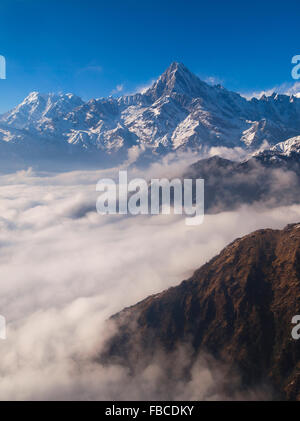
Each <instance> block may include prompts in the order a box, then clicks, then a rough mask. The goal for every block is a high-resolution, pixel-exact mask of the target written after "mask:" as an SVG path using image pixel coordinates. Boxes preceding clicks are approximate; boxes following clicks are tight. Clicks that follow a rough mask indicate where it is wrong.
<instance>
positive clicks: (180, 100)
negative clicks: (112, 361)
mask: <svg viewBox="0 0 300 421" xmlns="http://www.w3.org/2000/svg"><path fill="white" fill-rule="evenodd" d="M299 135H300V98H297V97H295V96H287V95H278V94H275V93H274V94H272V95H271V96H269V97H266V96H263V97H262V98H260V99H256V98H252V99H251V100H247V99H246V98H244V97H242V96H241V95H239V94H237V93H234V92H231V91H228V90H227V89H225V88H223V87H222V86H220V85H216V86H211V85H208V84H206V83H205V82H203V81H201V80H200V79H199V78H198V77H197V76H196V75H194V74H193V73H191V72H190V71H189V70H188V69H187V68H186V67H185V66H184V65H183V64H181V63H176V62H174V63H172V64H171V65H170V66H169V68H168V69H167V70H166V71H165V72H164V73H163V74H162V75H161V76H160V77H159V78H158V80H157V81H156V82H154V84H153V85H152V86H151V87H150V88H149V89H148V90H146V91H145V92H144V93H138V94H134V95H128V96H122V97H119V98H113V97H108V98H100V99H91V100H90V101H88V102H84V101H83V100H82V99H80V98H79V97H77V96H76V95H74V94H46V95H43V94H40V93H38V92H32V93H31V94H30V95H29V96H28V97H27V98H25V99H24V101H23V102H22V103H21V104H19V105H18V106H17V107H15V108H14V109H13V110H11V111H9V112H7V113H5V114H3V115H2V116H0V147H1V145H3V143H4V142H5V143H7V144H11V145H14V150H15V151H16V150H18V146H22V147H23V149H24V146H26V147H28V148H29V149H30V148H34V146H35V145H36V146H37V147H38V148H39V149H40V151H42V150H43V148H45V151H47V148H48V146H49V145H51V148H52V149H53V150H55V147H57V150H61V149H64V150H66V151H72V150H73V149H76V151H82V152H83V151H86V152H96V151H101V152H104V153H108V154H114V153H121V154H124V156H126V154H127V153H128V150H129V149H130V148H132V147H135V148H138V149H139V150H141V151H144V150H147V151H148V152H149V151H150V153H154V154H155V155H160V154H165V153H168V152H171V151H176V150H186V149H193V150H204V149H209V148H210V147H213V146H226V147H229V148H231V147H237V146H239V147H242V148H245V149H250V150H253V151H255V150H257V149H259V148H261V146H262V145H264V144H269V145H270V146H271V147H273V146H274V145H277V144H278V143H282V142H285V141H286V140H287V139H291V138H292V139H293V138H295V137H296V136H299ZM276 148H279V149H280V146H276ZM279 149H278V150H279ZM45 153H47V152H45Z"/></svg>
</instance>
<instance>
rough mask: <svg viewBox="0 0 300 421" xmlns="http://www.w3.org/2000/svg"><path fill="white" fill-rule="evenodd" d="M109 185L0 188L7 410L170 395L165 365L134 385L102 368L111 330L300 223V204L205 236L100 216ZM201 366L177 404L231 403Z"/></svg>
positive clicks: (92, 179)
mask: <svg viewBox="0 0 300 421" xmlns="http://www.w3.org/2000/svg"><path fill="white" fill-rule="evenodd" d="M108 174H109V172H102V173H101V172H96V171H94V172H92V171H91V172H88V171H87V172H73V173H66V174H56V175H51V176H49V175H47V174H38V175H37V174H34V173H33V172H32V171H30V170H29V171H23V172H19V173H16V174H9V175H3V176H1V177H0V186H1V187H0V195H1V200H0V215H1V216H0V267H1V282H0V292H1V293H0V313H1V314H3V315H4V316H5V317H6V319H7V340H5V341H1V342H0V360H1V365H0V397H1V399H4V400H5V399H150V398H151V397H154V396H155V393H156V392H155V391H157V384H163V382H162V376H163V373H161V372H160V365H159V364H157V362H153V365H152V366H150V367H149V368H148V369H147V370H146V372H143V373H141V374H140V376H139V378H134V379H132V378H131V377H130V376H129V375H128V373H127V372H126V370H125V369H123V368H120V367H118V366H109V367H105V368H104V367H102V366H101V365H99V364H98V363H97V362H96V361H95V358H96V357H97V355H98V354H99V351H100V350H101V347H102V345H103V343H104V341H105V339H106V338H107V337H108V336H109V335H111V334H112V333H113V332H112V329H113V327H111V326H110V325H109V327H108V324H107V323H105V320H106V319H107V318H108V317H109V316H110V315H111V314H113V313H115V312H117V311H119V310H121V309H122V308H123V307H125V306H128V305H132V304H134V303H136V302H137V301H139V300H141V299H143V298H144V297H145V296H147V295H149V294H153V293H156V292H159V291H161V290H163V289H165V288H167V287H169V286H171V285H176V284H177V283H179V282H180V281H181V280H182V279H185V278H187V277H188V276H189V275H191V274H192V272H193V271H194V270H195V269H196V268H198V267H199V266H201V265H202V264H203V263H205V262H206V261H207V260H209V259H210V258H211V257H212V256H214V255H215V254H216V253H218V252H219V251H220V250H221V249H222V248H223V247H224V246H225V245H226V244H228V243H229V242H231V241H232V240H233V239H235V238H236V237H240V236H242V235H244V234H247V233H249V232H250V231H253V230H255V229H259V228H266V227H271V228H282V227H284V226H285V225H286V224H287V223H292V222H298V221H300V206H296V205H294V206H289V207H280V208H275V209H272V210H270V209H268V210H266V209H264V208H262V207H247V206H244V207H241V208H240V209H239V210H238V211H235V212H226V213H220V214H217V215H208V216H206V217H205V222H204V224H203V225H200V226H197V227H187V226H186V225H185V223H184V219H183V218H181V217H176V216H153V217H146V216H143V217H140V216H139V217H131V218H125V217H120V216H100V215H98V214H97V213H96V212H95V203H96V198H97V193H96V191H95V185H96V181H97V180H98V179H99V178H100V177H102V176H107V175H108ZM174 358H175V357H174ZM180 361H182V360H180ZM197 364H199V366H198V367H197V370H195V373H197V375H195V378H193V379H191V381H190V382H189V385H188V387H187V385H182V384H181V383H180V382H179V383H178V384H177V386H176V388H174V391H173V392H174V393H173V394H172V396H171V398H175V399H176V398H177V399H180V398H183V399H189V398H190V399H201V398H209V399H213V398H218V397H220V395H219V393H221V392H220V391H219V390H218V389H217V388H216V385H218V384H219V380H218V379H219V374H218V373H222V368H220V370H219V369H218V367H216V369H215V370H211V369H209V368H208V365H207V364H206V362H205V359H204V360H203V361H200V362H198V363H197ZM165 390H167V388H166V389H165ZM211 390H212V391H213V392H208V391H211ZM249 397H250V398H251V396H250V395H249Z"/></svg>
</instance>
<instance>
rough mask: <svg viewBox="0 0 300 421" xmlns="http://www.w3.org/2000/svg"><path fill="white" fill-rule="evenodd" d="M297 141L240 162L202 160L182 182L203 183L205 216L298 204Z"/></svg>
mask: <svg viewBox="0 0 300 421" xmlns="http://www.w3.org/2000/svg"><path fill="white" fill-rule="evenodd" d="M299 140H300V138H295V140H294V141H293V142H292V141H288V142H284V143H282V144H279V145H276V146H275V147H272V148H271V149H269V150H265V151H263V152H260V153H257V154H255V155H254V156H253V157H252V158H250V159H248V160H245V161H242V162H235V161H230V160H228V159H223V158H220V157H219V156H213V157H211V158H208V159H202V160H200V161H198V162H196V163H194V164H193V165H191V166H190V167H189V168H187V169H186V170H185V171H184V174H183V175H181V178H182V179H184V178H191V179H197V178H203V179H204V180H205V191H204V197H205V213H218V212H222V211H228V210H233V209H237V208H238V207H239V206H241V205H243V204H248V205H252V204H255V203H263V204H264V205H266V206H269V207H276V206H288V205H292V204H295V203H300V155H299V151H300V149H299V146H300V142H299ZM194 202H195V197H194Z"/></svg>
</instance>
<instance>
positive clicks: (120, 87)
mask: <svg viewBox="0 0 300 421" xmlns="http://www.w3.org/2000/svg"><path fill="white" fill-rule="evenodd" d="M123 90H124V84H123V83H120V84H119V85H117V86H116V87H115V88H114V89H113V90H112V91H111V93H112V95H115V94H119V93H121V92H123Z"/></svg>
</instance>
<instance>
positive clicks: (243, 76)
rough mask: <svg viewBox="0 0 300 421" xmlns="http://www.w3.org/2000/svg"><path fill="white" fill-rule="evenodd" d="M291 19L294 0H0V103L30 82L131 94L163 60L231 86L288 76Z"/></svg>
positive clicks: (10, 102)
mask: <svg viewBox="0 0 300 421" xmlns="http://www.w3.org/2000/svg"><path fill="white" fill-rule="evenodd" d="M299 18H300V2H299V0H297V1H293V0H286V1H284V2H283V1H278V0H274V1H271V0H265V1H263V0H260V1H256V0H253V1H251V2H250V1H241V0H240V1H234V0H227V1H224V0H219V1H218V0H215V1H201V0H197V1H194V0H184V1H183V0H180V1H179V0H172V1H171V0H159V1H158V0H152V1H135V0H123V1H118V0H111V1H101V0H98V1H97V0H60V1H57V0H1V13H0V41H1V42H0V46H1V47H0V54H2V55H4V56H5V57H6V60H7V79H6V80H0V92H1V95H0V112H2V111H5V110H7V109H9V108H11V107H13V106H14V105H16V104H17V103H19V102H20V101H21V100H22V99H23V98H24V97H25V96H26V95H27V94H28V93H29V92H31V91H33V90H38V91H41V92H73V93H75V94H77V95H79V96H82V97H83V98H84V99H89V98H92V97H101V96H107V95H110V94H111V93H113V94H117V92H119V93H121V94H122V93H131V92H134V91H136V90H137V89H139V88H140V87H141V86H144V85H147V84H149V83H150V81H151V80H152V79H154V78H156V77H157V76H158V75H159V74H161V73H162V72H163V71H164V70H165V68H166V67H168V65H169V64H170V63H171V62H172V61H180V62H183V63H184V64H185V65H186V66H187V67H188V68H190V70H192V71H193V72H194V73H196V74H197V75H198V76H200V77H201V78H202V79H206V78H209V77H214V78H215V79H216V80H221V82H222V84H223V85H224V86H225V87H226V88H228V89H232V90H236V91H239V92H251V91H260V90H263V89H269V88H272V87H274V86H276V85H281V84H282V83H292V82H293V80H292V78H291V68H292V65H291V58H292V56H294V55H296V54H300V43H299V38H300V36H299ZM117 87H118V88H117Z"/></svg>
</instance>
